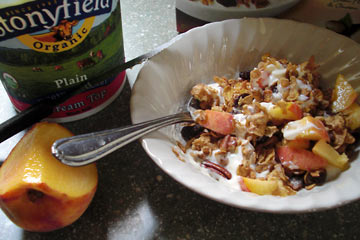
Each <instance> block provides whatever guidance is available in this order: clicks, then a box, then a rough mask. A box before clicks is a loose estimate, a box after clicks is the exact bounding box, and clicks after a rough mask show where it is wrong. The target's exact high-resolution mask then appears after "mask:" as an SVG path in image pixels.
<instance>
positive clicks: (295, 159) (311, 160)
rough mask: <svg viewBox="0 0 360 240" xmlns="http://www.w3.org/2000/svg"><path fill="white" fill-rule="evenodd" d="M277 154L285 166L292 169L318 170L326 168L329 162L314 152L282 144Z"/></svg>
mask: <svg viewBox="0 0 360 240" xmlns="http://www.w3.org/2000/svg"><path fill="white" fill-rule="evenodd" d="M276 154H277V156H278V157H279V160H280V162H281V164H282V165H283V166H285V167H286V168H288V169H290V170H298V169H301V170H307V171H311V170H317V169H321V168H325V167H326V166H327V165H328V162H327V161H326V160H325V159H324V158H322V157H320V156H318V155H315V154H314V153H313V152H310V151H308V150H305V149H300V148H293V147H289V146H281V147H278V148H277V149H276Z"/></svg>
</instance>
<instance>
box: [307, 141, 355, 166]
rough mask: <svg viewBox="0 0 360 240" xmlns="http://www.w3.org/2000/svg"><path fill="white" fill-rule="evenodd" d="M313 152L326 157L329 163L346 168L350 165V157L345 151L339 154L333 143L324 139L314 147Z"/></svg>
mask: <svg viewBox="0 0 360 240" xmlns="http://www.w3.org/2000/svg"><path fill="white" fill-rule="evenodd" d="M312 151H313V153H315V154H316V155H318V156H320V157H322V158H324V159H326V160H327V161H328V163H329V164H331V165H333V166H335V167H337V168H340V169H341V170H345V169H347V168H348V167H349V158H348V157H347V156H346V154H345V153H343V154H341V155H340V154H339V153H338V152H337V151H336V150H335V149H334V148H333V147H332V146H331V145H329V144H327V143H326V142H325V141H324V140H320V141H318V142H317V143H316V144H315V146H314V147H313V149H312Z"/></svg>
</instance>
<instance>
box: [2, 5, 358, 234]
mask: <svg viewBox="0 0 360 240" xmlns="http://www.w3.org/2000/svg"><path fill="white" fill-rule="evenodd" d="M121 7H122V12H123V25H124V38H125V51H126V57H127V58H128V59H132V58H133V57H136V56H138V55H140V54H142V53H145V52H147V51H149V50H151V49H153V48H154V47H156V46H158V45H160V44H161V43H164V42H166V41H167V40H169V39H170V38H172V37H173V36H175V35H176V34H177V33H176V27H175V1H174V0H152V1H145V0H137V1H132V0H121ZM138 70H139V67H135V68H133V69H132V70H129V71H128V72H127V73H128V78H129V82H130V84H132V83H133V82H134V80H135V78H136V75H137V72H138ZM130 84H127V85H126V86H125V88H124V90H123V92H122V94H121V95H120V97H118V98H117V99H116V100H115V101H114V102H113V103H112V104H111V105H110V106H109V107H107V108H106V109H105V110H103V111H102V112H100V113H99V114H96V115H94V116H92V117H89V118H87V119H85V120H80V121H77V122H73V123H67V124H65V126H66V127H68V128H69V129H71V130H72V131H73V132H74V133H76V134H80V133H85V132H89V131H95V130H100V129H101V128H102V126H104V125H106V126H107V127H108V128H110V127H118V126H122V125H127V124H130V123H131V120H130V114H129V112H130V110H129V104H128V103H129V99H130V94H131V90H130ZM0 100H1V108H0V113H1V114H0V115H1V119H0V120H1V121H3V120H5V119H6V118H8V117H10V116H11V115H13V114H14V110H13V109H12V108H11V105H10V102H9V100H8V99H7V97H6V94H5V92H4V90H3V88H2V87H0ZM99 122H101V123H102V124H101V125H100V124H99ZM21 135H22V134H21V133H20V134H18V135H17V136H15V137H13V138H12V139H9V140H8V141H6V142H4V143H2V144H1V145H0V159H1V160H3V159H4V158H5V157H6V155H7V154H8V152H9V151H10V149H11V147H12V146H13V145H14V144H15V143H16V141H17V140H18V139H19V138H20V137H21ZM98 169H99V188H98V191H97V193H96V195H95V198H94V200H93V202H92V203H91V205H90V207H89V208H88V209H87V211H86V212H85V214H84V215H83V216H82V217H81V218H80V219H79V220H78V221H77V222H75V223H74V224H72V225H71V226H69V227H66V228H64V229H61V230H58V231H54V232H50V233H31V232H26V231H23V230H22V229H20V228H18V227H16V226H15V225H14V224H13V223H12V222H10V220H8V219H7V218H6V216H5V215H4V214H3V213H2V212H0V239H1V240H2V239H4V240H8V239H27V240H35V239H52V240H64V239H66V240H71V239H76V240H81V239H87V240H90V239H111V240H112V239H122V240H126V239H358V238H360V228H359V226H360V218H359V217H358V213H359V212H360V202H359V201H357V202H354V203H351V204H348V205H346V206H343V207H340V208H336V209H332V210H326V211H322V212H317V213H305V214H286V215H277V214H269V213H258V212H252V211H247V210H242V209H237V208H233V207H230V206H226V205H223V204H220V203H217V202H214V201H212V200H209V199H206V198H204V197H202V196H200V195H198V194H196V193H194V192H192V191H190V190H188V189H187V188H185V187H183V186H182V185H180V184H179V183H177V182H175V181H174V180H173V179H172V178H170V177H169V176H167V175H166V174H165V173H163V172H162V171H161V170H160V169H159V168H158V167H157V166H156V165H155V164H154V163H153V162H152V160H151V159H150V158H149V157H148V156H147V155H146V153H145V152H144V151H143V149H142V147H141V146H140V143H139V142H134V143H132V144H129V145H127V146H125V147H124V148H122V149H120V150H118V151H116V152H114V153H112V154H111V155H109V156H108V157H106V158H105V159H103V160H102V161H100V162H99V163H98Z"/></svg>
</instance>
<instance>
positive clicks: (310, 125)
mask: <svg viewBox="0 0 360 240" xmlns="http://www.w3.org/2000/svg"><path fill="white" fill-rule="evenodd" d="M282 131H283V135H284V138H285V139H287V140H295V139H307V140H320V139H324V140H326V141H327V142H329V141H330V138H329V134H328V132H327V130H326V128H325V126H324V124H323V123H322V121H321V120H319V119H316V118H313V117H311V116H306V117H303V118H302V119H300V120H296V121H292V122H289V123H287V124H286V125H285V127H284V128H283V130H282Z"/></svg>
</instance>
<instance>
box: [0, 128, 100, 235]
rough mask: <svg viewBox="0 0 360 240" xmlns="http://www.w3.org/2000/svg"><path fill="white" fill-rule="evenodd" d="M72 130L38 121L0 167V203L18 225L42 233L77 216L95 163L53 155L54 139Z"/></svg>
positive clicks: (87, 198)
mask: <svg viewBox="0 0 360 240" xmlns="http://www.w3.org/2000/svg"><path fill="white" fill-rule="evenodd" d="M72 135H73V134H72V133H71V132H70V131H68V130H67V129H66V128H64V127H62V126H60V125H59V124H56V123H46V122H43V123H38V124H36V125H35V126H34V127H33V128H32V129H30V131H29V132H27V134H25V136H24V137H23V138H22V139H21V140H20V142H19V143H18V144H17V145H16V146H15V148H14V149H13V150H12V152H11V153H10V154H9V156H8V158H7V159H6V160H5V162H4V164H3V165H2V167H1V168H0V207H1V208H2V210H3V211H4V212H5V214H6V215H7V216H8V217H9V218H10V219H11V220H12V221H13V222H14V223H15V224H17V225H18V226H20V227H22V228H24V229H26V230H29V231H39V232H46V231H52V230H55V229H58V228H62V227H64V226H67V225H69V224H71V223H73V222H74V221H75V220H77V219H78V218H79V217H80V216H81V215H82V214H83V212H84V211H85V210H86V209H87V207H88V205H89V204H90V202H91V200H92V198H93V196H94V194H95V191H96V188H97V183H98V175H97V169H96V166H95V165H94V164H92V165H88V166H84V167H77V168H75V167H69V166H66V165H64V164H62V163H60V162H59V161H58V160H57V159H55V158H54V157H53V156H52V154H51V145H52V143H53V142H54V141H55V140H57V139H59V138H64V137H70V136H72Z"/></svg>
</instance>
